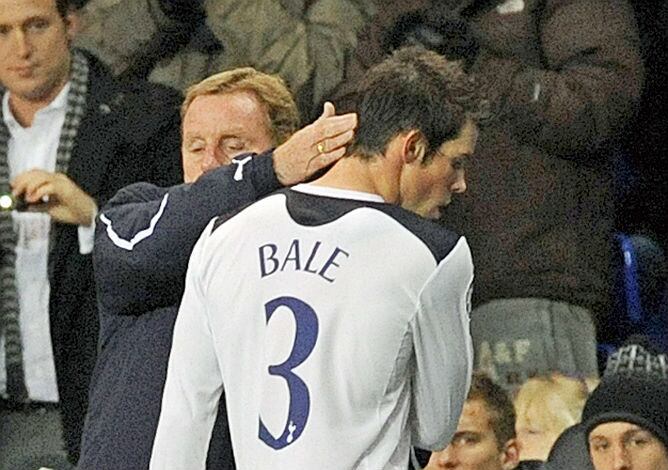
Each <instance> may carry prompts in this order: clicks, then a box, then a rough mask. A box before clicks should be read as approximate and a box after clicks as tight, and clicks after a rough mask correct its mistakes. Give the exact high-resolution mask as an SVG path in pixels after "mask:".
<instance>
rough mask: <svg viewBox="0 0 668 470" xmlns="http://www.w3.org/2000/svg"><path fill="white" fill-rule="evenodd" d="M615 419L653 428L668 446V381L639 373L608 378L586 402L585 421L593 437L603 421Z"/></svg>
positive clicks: (607, 421)
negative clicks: (593, 433) (594, 430)
mask: <svg viewBox="0 0 668 470" xmlns="http://www.w3.org/2000/svg"><path fill="white" fill-rule="evenodd" d="M613 421H623V422H626V423H632V424H636V425H638V426H640V427H642V428H644V429H646V430H648V431H650V432H651V433H653V434H654V435H655V436H656V437H657V438H659V439H660V440H661V441H662V442H663V444H664V445H665V446H666V448H667V449H668V380H666V379H662V378H658V377H657V376H655V375H647V374H644V373H637V372H633V373H618V374H614V375H610V376H607V377H604V378H603V380H602V381H601V383H600V384H599V386H598V387H597V388H596V390H594V391H593V392H592V394H591V395H590V397H589V399H588V400H587V403H586V404H585V408H584V411H583V412H582V422H583V423H584V426H585V431H586V435H587V436H589V433H591V431H592V430H593V429H594V428H595V427H596V426H598V425H599V424H603V423H609V422H613Z"/></svg>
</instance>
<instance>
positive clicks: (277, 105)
mask: <svg viewBox="0 0 668 470" xmlns="http://www.w3.org/2000/svg"><path fill="white" fill-rule="evenodd" d="M181 117H182V120H183V124H182V134H183V139H182V145H181V154H182V157H183V170H184V177H185V180H186V182H192V181H195V180H196V179H197V178H199V176H200V175H201V174H202V173H204V172H205V171H209V170H212V169H214V168H217V167H219V166H221V165H226V164H229V163H230V162H231V160H232V158H234V157H235V156H237V155H240V154H242V153H248V152H254V153H261V152H264V151H266V150H269V149H270V148H272V147H275V146H277V145H279V144H281V143H283V142H284V141H285V140H287V138H288V137H290V135H291V134H292V133H293V132H295V130H297V128H298V126H299V113H298V111H297V106H296V104H295V102H294V100H293V98H292V95H291V94H290V91H289V90H288V88H287V87H286V85H285V83H284V82H283V80H281V79H280V78H279V77H277V76H274V75H268V74H266V73H262V72H258V71H257V70H255V69H253V68H250V67H244V68H240V69H235V70H230V71H226V72H222V73H219V74H216V75H213V76H211V77H209V78H207V79H205V80H203V81H201V82H199V83H197V84H196V85H193V86H192V87H190V88H189V89H188V91H187V92H186V98H185V100H184V102H183V105H182V107H181Z"/></svg>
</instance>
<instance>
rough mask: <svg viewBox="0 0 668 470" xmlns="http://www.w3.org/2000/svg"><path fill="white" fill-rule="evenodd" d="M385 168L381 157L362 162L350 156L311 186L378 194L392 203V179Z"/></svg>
mask: <svg viewBox="0 0 668 470" xmlns="http://www.w3.org/2000/svg"><path fill="white" fill-rule="evenodd" d="M386 167H387V164H386V161H385V159H384V158H382V157H380V158H378V157H376V158H373V159H371V160H364V159H362V158H360V157H358V156H355V155H351V156H348V157H345V158H342V159H341V160H339V161H338V162H336V164H335V165H334V166H333V167H332V168H330V169H329V170H328V171H327V173H325V174H324V175H323V176H321V177H320V178H318V179H317V180H315V181H313V183H312V184H314V185H317V186H327V187H330V188H338V189H347V190H351V191H360V192H365V193H371V194H378V195H379V196H381V197H382V198H383V199H384V200H385V201H387V202H393V200H394V191H393V188H394V178H393V177H392V175H391V174H389V173H388V171H387V168H386Z"/></svg>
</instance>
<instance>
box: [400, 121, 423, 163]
mask: <svg viewBox="0 0 668 470" xmlns="http://www.w3.org/2000/svg"><path fill="white" fill-rule="evenodd" d="M402 140H403V146H402V157H403V160H404V163H413V162H422V160H423V159H424V157H425V154H426V152H427V139H426V138H425V136H424V134H423V133H422V132H420V131H419V130H417V129H411V130H410V131H408V132H406V133H405V134H404V135H403V139H402Z"/></svg>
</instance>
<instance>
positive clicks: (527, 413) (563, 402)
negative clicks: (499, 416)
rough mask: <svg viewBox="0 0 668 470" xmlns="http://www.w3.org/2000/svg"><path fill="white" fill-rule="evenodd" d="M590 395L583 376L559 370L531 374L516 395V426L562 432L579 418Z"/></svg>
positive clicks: (577, 421) (578, 420)
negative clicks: (537, 374)
mask: <svg viewBox="0 0 668 470" xmlns="http://www.w3.org/2000/svg"><path fill="white" fill-rule="evenodd" d="M588 395H589V390H588V388H587V384H586V383H585V382H584V381H583V380H580V379H576V378H572V377H567V376H565V375H562V374H556V373H555V374H552V375H550V376H545V377H534V378H531V379H529V380H527V381H526V382H525V383H524V384H523V385H522V386H521V387H520V389H519V390H518V392H517V395H516V396H515V412H516V414H517V421H516V426H517V428H520V427H530V428H533V429H537V430H541V431H546V432H553V433H556V434H561V432H562V431H564V430H565V429H566V428H568V427H570V426H572V425H574V424H577V423H579V422H580V420H581V419H582V410H583V409H584V405H585V401H587V396H588Z"/></svg>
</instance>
